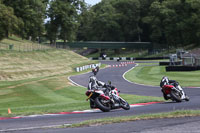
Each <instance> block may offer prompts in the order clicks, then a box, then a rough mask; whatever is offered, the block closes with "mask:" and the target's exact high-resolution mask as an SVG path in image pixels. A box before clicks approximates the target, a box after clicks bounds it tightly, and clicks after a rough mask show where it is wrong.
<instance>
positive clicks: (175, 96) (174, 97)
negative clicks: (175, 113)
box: [170, 90, 182, 102]
mask: <svg viewBox="0 0 200 133" xmlns="http://www.w3.org/2000/svg"><path fill="white" fill-rule="evenodd" d="M170 96H171V98H172V100H175V101H176V102H181V101H182V100H181V96H180V94H179V93H178V92H176V91H174V90H172V91H171V93H170Z"/></svg>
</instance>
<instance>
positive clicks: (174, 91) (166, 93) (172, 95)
mask: <svg viewBox="0 0 200 133" xmlns="http://www.w3.org/2000/svg"><path fill="white" fill-rule="evenodd" d="M161 91H162V92H163V97H164V99H165V100H168V99H171V100H172V101H176V102H182V100H185V101H189V100H190V99H189V97H188V96H187V95H186V94H185V92H184V91H183V89H182V88H181V86H180V85H177V86H176V87H175V86H174V85H163V86H162V90H161Z"/></svg>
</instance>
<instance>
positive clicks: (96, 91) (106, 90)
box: [85, 69, 130, 112]
mask: <svg viewBox="0 0 200 133" xmlns="http://www.w3.org/2000/svg"><path fill="white" fill-rule="evenodd" d="M97 72H98V69H97V70H94V69H93V73H94V75H92V76H90V80H89V84H88V90H87V91H86V93H85V94H86V96H88V98H87V100H90V107H91V108H99V109H100V110H101V111H103V112H109V111H110V110H112V109H118V108H123V109H125V110H129V109H130V105H129V103H128V102H127V101H126V100H124V99H123V98H122V97H120V96H119V91H118V90H117V88H116V87H114V86H112V85H111V82H109V84H108V85H107V84H105V83H104V82H101V81H98V80H97V78H96V76H95V75H96V74H97Z"/></svg>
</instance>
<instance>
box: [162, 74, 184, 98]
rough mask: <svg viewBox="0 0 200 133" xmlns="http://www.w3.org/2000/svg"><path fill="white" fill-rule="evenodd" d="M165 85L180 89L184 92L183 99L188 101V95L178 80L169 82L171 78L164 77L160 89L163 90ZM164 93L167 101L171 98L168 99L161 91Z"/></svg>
mask: <svg viewBox="0 0 200 133" xmlns="http://www.w3.org/2000/svg"><path fill="white" fill-rule="evenodd" d="M164 85H173V86H174V87H176V88H177V89H179V90H180V91H181V92H182V94H183V95H182V97H181V99H186V95H185V93H184V91H183V89H182V87H181V86H180V85H179V83H178V82H177V81H176V80H169V78H168V77H167V76H164V77H163V78H162V79H161V81H160V87H161V88H162V87H163V86H164ZM161 91H162V93H163V97H164V99H165V100H168V99H170V97H168V96H167V95H166V94H165V93H164V91H163V90H162V89H161Z"/></svg>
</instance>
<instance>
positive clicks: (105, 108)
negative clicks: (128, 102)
mask: <svg viewBox="0 0 200 133" xmlns="http://www.w3.org/2000/svg"><path fill="white" fill-rule="evenodd" d="M101 100H102V99H101V98H100V97H96V98H95V103H96V105H97V107H98V108H99V109H100V110H101V111H103V112H109V111H110V109H111V107H110V104H106V105H104V104H103V103H102V102H101Z"/></svg>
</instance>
